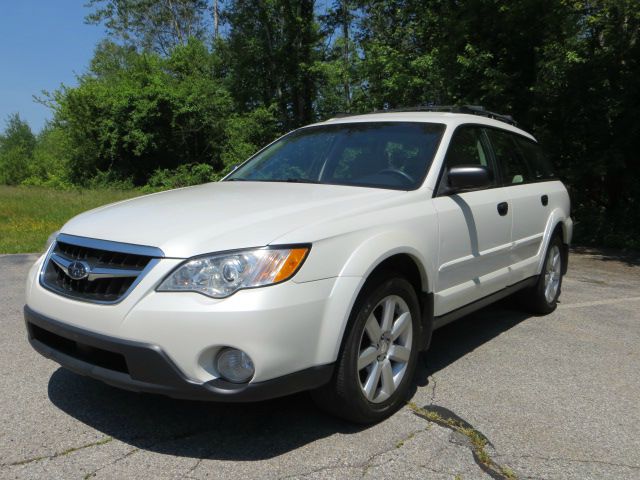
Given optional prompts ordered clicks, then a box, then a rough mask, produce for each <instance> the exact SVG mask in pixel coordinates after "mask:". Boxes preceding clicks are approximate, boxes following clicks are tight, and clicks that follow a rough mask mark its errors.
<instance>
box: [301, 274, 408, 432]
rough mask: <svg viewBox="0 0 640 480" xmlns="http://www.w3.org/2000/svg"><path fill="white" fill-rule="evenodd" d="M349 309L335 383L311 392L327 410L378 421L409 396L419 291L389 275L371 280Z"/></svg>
mask: <svg viewBox="0 0 640 480" xmlns="http://www.w3.org/2000/svg"><path fill="white" fill-rule="evenodd" d="M360 297H361V298H360V299H359V301H358V302H356V305H355V306H354V309H353V312H352V313H351V319H350V324H351V325H350V328H349V330H348V331H347V332H346V333H345V335H346V339H345V342H344V345H343V348H342V351H341V354H340V356H339V358H338V362H337V366H336V373H335V375H334V378H333V379H332V381H331V382H330V383H329V384H328V385H326V386H324V387H322V388H321V389H319V390H317V391H315V392H313V393H312V395H313V397H314V400H315V401H316V403H317V404H318V405H319V406H320V407H321V408H323V409H325V410H328V411H330V412H331V413H333V414H335V415H338V416H340V417H343V418H345V419H347V420H350V421H354V422H358V423H372V422H377V421H380V420H382V419H384V418H386V417H388V416H390V415H391V414H393V413H394V412H395V411H397V410H398V409H399V408H400V407H402V405H404V401H405V399H406V396H407V393H408V390H409V387H410V385H411V381H412V378H413V374H414V371H415V366H416V359H417V354H418V352H417V350H418V348H417V347H418V336H419V325H420V324H419V315H420V309H419V305H418V299H417V296H416V292H415V290H414V289H413V287H412V285H411V284H410V283H409V282H408V281H407V280H405V279H404V278H402V277H399V276H396V275H393V274H389V275H387V276H385V277H383V278H382V279H380V280H379V281H377V282H376V281H374V282H372V285H371V287H370V288H366V289H365V291H364V292H363V294H362V295H361V296H360Z"/></svg>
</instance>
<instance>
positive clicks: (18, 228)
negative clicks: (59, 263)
mask: <svg viewBox="0 0 640 480" xmlns="http://www.w3.org/2000/svg"><path fill="white" fill-rule="evenodd" d="M141 194H142V192H141V191H139V190H127V191H122V190H71V191H61V190H52V189H48V188H40V187H8V186H1V185H0V254H1V253H31V252H41V251H42V249H43V248H44V245H45V243H46V241H47V237H48V236H49V235H50V234H51V233H52V232H54V231H56V230H58V229H60V227H61V226H62V225H63V224H64V223H65V222H66V221H67V220H69V219H70V218H71V217H73V216H75V215H77V214H78V213H81V212H84V211H85V210H89V209H91V208H95V207H99V206H101V205H105V204H107V203H112V202H117V201H118V200H123V199H126V198H131V197H135V196H137V195H141Z"/></svg>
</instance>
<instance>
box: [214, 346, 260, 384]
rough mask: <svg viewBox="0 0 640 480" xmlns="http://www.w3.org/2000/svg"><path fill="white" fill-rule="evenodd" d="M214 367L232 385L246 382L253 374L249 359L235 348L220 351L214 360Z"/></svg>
mask: <svg viewBox="0 0 640 480" xmlns="http://www.w3.org/2000/svg"><path fill="white" fill-rule="evenodd" d="M216 367H217V370H218V372H219V373H220V375H222V376H223V377H224V378H225V380H229V381H230V382H233V383H244V382H247V381H248V380H249V379H251V377H253V374H254V372H255V369H254V368H253V361H252V360H251V357H250V356H249V355H247V354H246V353H244V352H243V351H242V350H238V349H236V348H224V349H222V350H220V353H218V356H217V358H216Z"/></svg>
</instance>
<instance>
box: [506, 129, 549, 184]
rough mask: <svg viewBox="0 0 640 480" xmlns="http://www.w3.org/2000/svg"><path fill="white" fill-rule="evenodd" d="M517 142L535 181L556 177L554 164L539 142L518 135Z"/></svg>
mask: <svg viewBox="0 0 640 480" xmlns="http://www.w3.org/2000/svg"><path fill="white" fill-rule="evenodd" d="M516 143H517V144H518V147H519V148H520V151H521V152H522V156H523V157H524V159H525V161H526V162H527V164H528V166H529V170H530V171H531V175H532V176H533V180H534V181H541V180H551V179H554V178H556V175H555V173H554V171H553V166H552V165H551V162H550V161H549V159H548V158H547V156H546V155H545V154H544V152H543V151H542V148H540V145H538V144H537V143H535V142H533V141H531V140H528V139H526V138H522V137H518V136H516Z"/></svg>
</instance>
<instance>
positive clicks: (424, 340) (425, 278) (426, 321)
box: [334, 247, 433, 358]
mask: <svg viewBox="0 0 640 480" xmlns="http://www.w3.org/2000/svg"><path fill="white" fill-rule="evenodd" d="M360 261H362V260H360ZM360 261H359V263H360ZM363 263H369V266H368V268H367V269H366V270H365V272H364V274H363V275H362V276H361V281H360V282H359V284H358V287H357V288H356V290H355V292H354V295H353V299H352V302H351V304H350V305H349V309H348V311H347V315H346V319H345V321H344V323H343V327H342V329H341V332H340V337H339V342H338V345H337V348H336V350H335V353H334V358H338V356H339V355H340V354H341V352H342V350H343V348H344V342H345V338H346V337H347V334H348V332H349V329H350V328H351V325H352V323H353V320H354V316H353V310H354V308H356V307H357V305H358V303H359V302H361V301H362V299H363V295H364V294H365V293H366V291H367V289H368V288H369V287H370V286H371V285H372V283H374V282H378V281H379V280H380V278H381V276H383V275H384V274H385V273H387V272H395V273H400V274H401V276H403V277H404V278H406V279H407V281H409V283H411V285H412V286H413V287H414V289H415V292H416V295H417V297H418V303H419V305H420V317H421V318H420V319H419V320H420V322H419V323H420V326H421V330H420V335H419V344H418V345H419V348H420V349H421V350H426V349H427V348H428V346H429V343H430V342H431V334H432V332H433V294H432V292H431V283H430V281H429V280H430V278H431V277H430V276H429V273H428V271H427V267H426V266H425V265H424V263H423V262H421V260H420V258H419V254H418V252H417V251H416V250H415V249H412V248H410V247H405V248H396V249H393V250H390V251H387V252H384V253H381V254H379V255H378V257H377V258H376V259H375V260H374V261H370V262H363ZM351 268H353V265H351ZM344 270H346V271H351V270H350V266H349V264H347V266H345V269H344ZM344 270H343V271H344Z"/></svg>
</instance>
